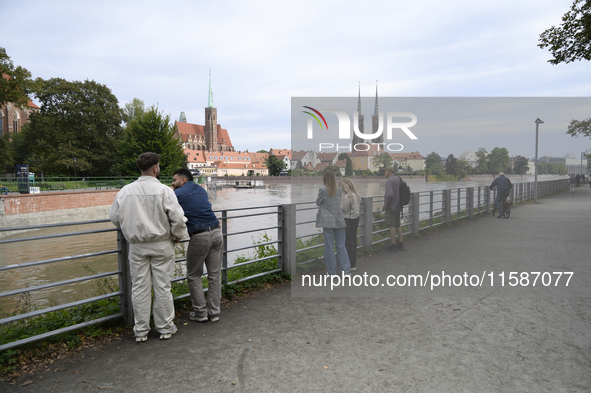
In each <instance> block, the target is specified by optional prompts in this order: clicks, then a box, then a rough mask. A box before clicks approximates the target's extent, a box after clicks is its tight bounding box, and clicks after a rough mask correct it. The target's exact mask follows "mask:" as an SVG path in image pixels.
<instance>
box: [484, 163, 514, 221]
mask: <svg viewBox="0 0 591 393" xmlns="http://www.w3.org/2000/svg"><path fill="white" fill-rule="evenodd" d="M495 186H496V187H497V200H496V203H497V208H498V209H499V216H498V217H497V218H501V217H503V201H504V200H505V198H507V197H508V196H509V193H510V192H511V188H513V184H511V180H509V179H508V178H506V177H505V172H501V173H499V177H497V178H496V179H495V180H494V181H493V182H492V183H491V184H490V187H489V188H490V189H491V190H492V189H494V188H495Z"/></svg>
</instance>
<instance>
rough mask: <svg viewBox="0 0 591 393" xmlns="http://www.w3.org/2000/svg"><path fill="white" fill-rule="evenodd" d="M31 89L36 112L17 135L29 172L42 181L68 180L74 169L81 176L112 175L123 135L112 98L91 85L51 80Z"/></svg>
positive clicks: (106, 92)
mask: <svg viewBox="0 0 591 393" xmlns="http://www.w3.org/2000/svg"><path fill="white" fill-rule="evenodd" d="M36 84H37V86H36V89H35V96H36V97H37V99H39V101H40V102H41V110H40V111H39V112H38V113H34V114H32V115H31V117H30V119H31V121H30V123H29V127H26V128H23V130H21V133H22V134H24V135H23V139H22V140H21V144H23V145H25V146H26V154H27V156H28V158H29V159H31V160H32V161H31V162H29V166H30V167H32V169H33V170H34V171H36V172H38V171H39V172H43V173H45V174H48V175H58V174H70V175H74V171H75V167H76V168H77V169H78V173H86V175H87V176H105V175H111V174H113V170H114V167H115V164H116V163H117V161H118V158H117V153H116V146H117V143H118V142H119V140H120V139H121V137H122V133H123V132H122V129H121V120H122V113H121V109H120V108H119V103H118V101H117V97H115V96H114V95H113V93H111V90H110V89H109V88H108V87H107V86H105V85H101V84H99V83H97V82H95V81H88V80H86V81H84V82H79V81H74V82H68V81H66V80H64V79H60V78H53V79H49V80H42V79H37V81H36ZM74 157H75V158H76V159H77V163H76V164H74Z"/></svg>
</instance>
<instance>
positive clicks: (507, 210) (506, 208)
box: [492, 189, 511, 218]
mask: <svg viewBox="0 0 591 393" xmlns="http://www.w3.org/2000/svg"><path fill="white" fill-rule="evenodd" d="M508 198H509V195H507V196H505V197H504V198H503V202H501V203H502V204H503V217H505V218H509V217H510V216H511V202H510V201H509V200H508ZM494 201H495V202H494V203H493V211H492V215H493V217H494V216H495V215H496V214H497V190H496V189H495V193H494Z"/></svg>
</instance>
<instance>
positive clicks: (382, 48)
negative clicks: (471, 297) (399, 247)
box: [0, 0, 591, 157]
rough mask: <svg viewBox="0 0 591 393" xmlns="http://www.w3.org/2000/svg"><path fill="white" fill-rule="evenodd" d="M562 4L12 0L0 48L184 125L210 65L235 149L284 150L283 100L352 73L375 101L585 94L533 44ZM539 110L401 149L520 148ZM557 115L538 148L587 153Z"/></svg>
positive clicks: (197, 116)
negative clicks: (504, 128)
mask: <svg viewBox="0 0 591 393" xmlns="http://www.w3.org/2000/svg"><path fill="white" fill-rule="evenodd" d="M571 4H572V0H535V1H534V0H527V1H515V0H513V1H505V0H499V1H496V2H485V3H482V2H475V1H467V0H462V1H459V0H455V1H454V0H452V1H447V2H441V1H416V2H408V1H392V0H388V1H365V2H360V1H342V0H341V1H321V0H316V1H297V2H291V3H288V2H284V1H244V0H243V1H223V2H205V1H175V0H171V1H167V2H162V1H158V2H156V1H146V0H142V1H109V0H107V1H101V2H85V1H59V0H53V1H26V0H25V1H20V2H6V3H5V4H3V5H2V9H1V14H2V16H3V18H2V23H0V37H1V38H0V46H2V47H4V48H5V49H6V51H7V53H8V55H9V56H10V57H11V59H12V60H13V62H14V63H15V65H21V66H23V67H25V68H27V69H28V70H29V71H31V73H32V74H33V77H41V78H44V79H47V78H53V77H60V78H64V79H67V80H85V79H89V80H95V81H97V82H99V83H102V84H105V85H107V86H108V87H109V88H110V89H111V90H112V92H113V93H114V94H115V95H116V96H117V98H118V100H119V102H120V105H121V106H123V105H124V104H125V103H127V102H129V101H131V100H132V99H133V98H134V97H137V98H139V99H141V100H143V101H144V102H145V104H146V105H148V106H149V105H158V107H159V109H160V110H161V111H163V112H164V113H165V114H170V115H171V117H172V118H173V119H178V117H179V115H180V112H181V111H184V112H185V114H186V116H187V121H188V122H190V123H196V124H203V123H204V110H203V108H204V107H205V106H206V105H207V95H208V82H209V80H208V75H209V70H211V75H212V85H213V92H214V104H215V106H216V108H217V109H218V121H219V123H220V124H221V125H222V127H224V128H226V129H228V131H229V133H230V138H231V140H232V143H233V145H234V147H235V148H236V150H246V149H248V150H249V151H254V150H258V149H269V148H271V147H273V148H286V147H290V143H291V142H290V140H291V137H290V136H291V119H290V118H291V110H290V105H291V97H356V96H357V91H358V87H359V82H360V83H361V94H362V96H366V97H373V96H374V94H375V82H376V80H378V81H379V94H380V97H589V96H590V94H589V92H590V91H591V72H590V70H591V63H589V62H576V63H571V64H562V65H557V66H553V65H551V64H550V63H548V62H547V60H549V59H550V58H551V56H550V54H549V52H548V51H547V50H542V49H540V48H538V47H537V44H538V38H539V34H540V33H541V32H543V31H544V30H545V29H547V28H549V27H550V26H552V25H553V24H555V25H558V24H560V21H561V17H562V15H563V14H564V13H565V12H567V11H568V9H569V7H570V5H571ZM586 102H588V101H586ZM372 110H373V108H372V107H371V105H370V106H368V107H367V108H364V113H365V114H366V116H367V118H369V117H370V116H368V115H370V114H371V112H372ZM544 115H545V113H544V111H543V110H542V109H540V113H539V114H531V113H527V114H524V119H522V121H523V123H524V124H526V125H529V126H524V127H522V128H520V129H519V130H517V131H515V130H512V131H511V134H508V135H504V136H500V137H499V138H498V141H497V140H496V139H495V138H493V137H491V135H490V134H488V135H484V134H483V136H482V139H481V140H478V139H475V138H474V137H473V135H471V136H472V137H471V138H463V137H462V135H458V133H457V132H456V133H453V134H451V133H450V134H449V135H448V134H445V135H440V136H439V140H441V142H440V143H437V145H433V144H432V143H429V142H428V140H427V138H425V139H424V143H421V142H422V141H421V140H420V138H419V141H418V142H416V143H414V144H413V148H412V150H418V151H419V152H420V153H422V154H424V155H426V154H428V153H430V152H431V151H433V150H434V151H436V152H438V153H439V154H441V155H448V154H450V153H453V154H455V155H456V156H457V155H459V154H460V153H461V152H462V150H465V149H472V150H477V149H478V148H479V147H484V148H486V149H487V150H488V151H490V150H492V149H493V148H494V147H495V146H499V147H506V148H507V149H508V150H509V153H510V155H517V154H520V155H524V156H527V157H532V156H533V155H534V139H535V124H534V121H535V118H536V117H540V118H541V119H542V120H544ZM589 116H591V107H590V108H589V112H588V114H587V117H589ZM579 120H582V119H579ZM567 123H568V122H566V123H565V122H564V121H562V122H556V123H554V122H549V123H545V124H544V125H542V126H541V127H540V147H539V152H540V155H544V154H549V155H552V156H563V155H565V154H567V153H573V154H575V155H576V156H580V153H581V151H583V150H585V149H587V148H589V146H590V145H591V143H590V141H589V139H583V138H577V139H573V138H571V137H570V136H568V135H566V134H565V131H566V128H565V124H567ZM366 128H367V127H366ZM441 132H446V133H447V132H449V131H441ZM466 132H469V131H466ZM486 132H489V133H497V132H499V131H498V130H496V131H495V130H489V131H486ZM516 132H517V133H518V134H516ZM444 136H446V137H444ZM493 141H495V142H493Z"/></svg>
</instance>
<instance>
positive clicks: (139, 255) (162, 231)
mask: <svg viewBox="0 0 591 393" xmlns="http://www.w3.org/2000/svg"><path fill="white" fill-rule="evenodd" d="M136 165H137V166H138V168H139V169H140V171H141V173H142V175H141V177H139V178H138V179H137V180H136V181H134V182H133V183H131V184H128V185H127V186H125V187H123V188H122V189H121V191H119V192H118V193H117V196H116V197H115V201H114V202H113V205H112V206H111V212H110V213H109V218H110V219H111V222H112V223H113V224H115V226H117V227H118V228H121V231H122V232H123V235H124V236H125V239H127V241H128V242H129V267H130V272H131V285H132V290H131V291H132V293H131V299H132V302H133V317H134V327H133V331H134V333H135V341H137V342H143V341H146V340H147V339H148V332H149V331H150V306H151V302H152V290H151V289H152V288H151V283H152V282H153V287H154V309H153V314H154V324H155V326H156V330H157V331H158V332H159V333H160V339H161V340H168V339H169V338H171V337H172V335H173V334H175V333H176V331H177V327H176V326H175V324H174V322H173V319H174V303H173V300H172V293H171V292H170V283H171V279H172V274H173V272H174V256H175V252H174V243H178V242H179V240H180V239H181V238H182V237H185V236H188V234H187V227H186V226H185V222H186V218H185V217H184V213H183V209H182V208H181V206H180V205H179V203H178V201H177V198H176V195H175V194H174V191H172V189H171V188H170V187H168V186H165V185H164V184H162V183H160V181H159V180H158V179H157V176H158V175H160V155H159V154H156V153H143V154H141V155H140V156H139V157H138V159H137V160H136Z"/></svg>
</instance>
